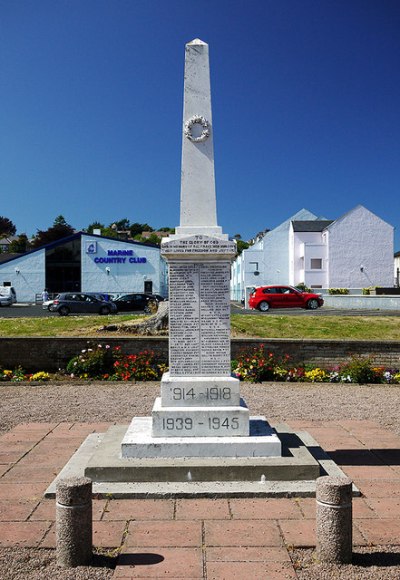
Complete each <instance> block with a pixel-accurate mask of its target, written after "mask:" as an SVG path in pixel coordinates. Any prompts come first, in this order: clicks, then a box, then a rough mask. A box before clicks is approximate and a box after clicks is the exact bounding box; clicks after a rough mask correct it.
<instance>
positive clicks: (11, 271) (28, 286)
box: [0, 249, 45, 302]
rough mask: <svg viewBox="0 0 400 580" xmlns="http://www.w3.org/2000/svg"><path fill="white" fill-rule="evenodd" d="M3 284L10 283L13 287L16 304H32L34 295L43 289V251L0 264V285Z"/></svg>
mask: <svg viewBox="0 0 400 580" xmlns="http://www.w3.org/2000/svg"><path fill="white" fill-rule="evenodd" d="M16 270H19V273H17V272H16ZM4 282H11V286H14V288H15V291H16V293H17V302H34V301H35V296H36V294H38V293H41V292H42V291H43V289H44V287H45V251H44V249H42V250H37V251H36V252H32V253H31V254H26V255H24V256H21V257H20V258H16V259H13V260H11V261H10V262H6V263H3V264H0V285H1V286H3V285H4Z"/></svg>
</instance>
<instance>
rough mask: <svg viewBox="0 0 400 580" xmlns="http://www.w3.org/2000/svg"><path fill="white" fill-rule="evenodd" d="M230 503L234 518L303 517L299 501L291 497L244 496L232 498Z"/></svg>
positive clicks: (271, 518)
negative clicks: (252, 497)
mask: <svg viewBox="0 0 400 580" xmlns="http://www.w3.org/2000/svg"><path fill="white" fill-rule="evenodd" d="M229 503H230V507H231V512H232V517H233V519H234V520H237V519H241V520H273V519H290V518H299V517H301V512H300V510H299V506H298V503H297V502H296V501H295V500H294V499H289V498H273V499H269V498H268V499H266V498H254V499H250V498H243V499H231V500H230V502H229ZM314 503H315V500H314Z"/></svg>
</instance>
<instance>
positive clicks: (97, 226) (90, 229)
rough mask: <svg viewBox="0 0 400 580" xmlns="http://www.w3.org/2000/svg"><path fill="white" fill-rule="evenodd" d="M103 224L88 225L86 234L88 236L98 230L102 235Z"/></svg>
mask: <svg viewBox="0 0 400 580" xmlns="http://www.w3.org/2000/svg"><path fill="white" fill-rule="evenodd" d="M104 229H105V228H104V224H101V223H100V222H93V223H92V224H89V225H88V227H87V228H86V232H87V233H88V234H92V233H93V230H100V231H101V232H102V233H103V230H104Z"/></svg>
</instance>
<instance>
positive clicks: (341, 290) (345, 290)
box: [328, 288, 349, 295]
mask: <svg viewBox="0 0 400 580" xmlns="http://www.w3.org/2000/svg"><path fill="white" fill-rule="evenodd" d="M328 292H329V294H331V295H334V294H341V295H345V294H349V289H348V288H329V290H328Z"/></svg>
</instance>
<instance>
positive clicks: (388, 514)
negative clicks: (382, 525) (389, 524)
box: [366, 497, 400, 539]
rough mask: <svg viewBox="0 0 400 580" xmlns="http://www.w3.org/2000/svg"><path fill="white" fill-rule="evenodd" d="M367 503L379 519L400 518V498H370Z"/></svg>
mask: <svg viewBox="0 0 400 580" xmlns="http://www.w3.org/2000/svg"><path fill="white" fill-rule="evenodd" d="M366 503H367V504H368V505H369V507H370V508H371V509H372V510H374V512H376V514H377V516H378V517H379V518H395V517H398V518H400V497H397V498H395V497H382V498H368V499H367V500H366ZM399 539H400V538H399Z"/></svg>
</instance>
